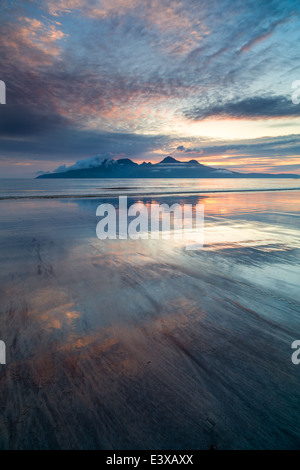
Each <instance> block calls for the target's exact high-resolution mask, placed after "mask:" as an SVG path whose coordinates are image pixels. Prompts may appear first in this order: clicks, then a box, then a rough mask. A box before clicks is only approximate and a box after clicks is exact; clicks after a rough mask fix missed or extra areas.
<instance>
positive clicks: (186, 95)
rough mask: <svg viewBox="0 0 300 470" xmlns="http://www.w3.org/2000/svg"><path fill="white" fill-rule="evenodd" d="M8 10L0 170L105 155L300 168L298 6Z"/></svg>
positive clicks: (99, 2)
mask: <svg viewBox="0 0 300 470" xmlns="http://www.w3.org/2000/svg"><path fill="white" fill-rule="evenodd" d="M0 10H1V14H0V29H1V38H0V65H1V68H0V80H3V81H4V82H5V83H6V88H7V96H6V103H7V104H5V105H0V176H2V177H5V176H8V177H12V176H15V177H23V176H26V177H33V176H36V175H37V174H39V172H43V171H52V170H54V169H56V168H57V167H59V166H61V165H63V164H66V165H67V166H68V165H72V164H73V163H75V162H76V161H77V160H82V159H84V158H91V157H94V156H96V155H100V156H102V155H103V156H110V157H112V158H121V157H122V158H123V157H129V158H132V159H133V160H134V161H136V162H142V161H144V160H145V161H152V162H157V161H159V160H161V159H162V158H164V157H165V156H166V155H172V156H173V157H175V158H178V159H179V160H182V161H184V160H190V159H197V160H198V161H199V162H200V163H204V164H207V165H211V166H216V167H223V168H227V169H231V170H236V171H241V172H248V171H251V172H253V171H255V172H269V173H281V172H286V173H298V174H300V157H299V155H300V104H294V103H293V102H292V93H293V92H294V91H295V90H293V89H292V83H293V82H294V81H296V80H300V2H299V1H296V0H291V1H284V0H264V1H253V0H251V1H249V0H209V1H208V0H206V1H202V0H44V1H43V0H42V1H35V0H27V1H21V0H18V1H13V0H11V1H6V0H1V6H0ZM299 88H300V86H299ZM299 97H300V90H299Z"/></svg>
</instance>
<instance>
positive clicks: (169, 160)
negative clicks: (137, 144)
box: [159, 156, 181, 163]
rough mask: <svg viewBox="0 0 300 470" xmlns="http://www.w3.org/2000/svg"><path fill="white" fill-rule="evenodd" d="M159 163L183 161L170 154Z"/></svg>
mask: <svg viewBox="0 0 300 470" xmlns="http://www.w3.org/2000/svg"><path fill="white" fill-rule="evenodd" d="M159 163H181V162H179V161H178V160H175V158H173V157H170V156H168V157H166V158H164V159H163V160H162V161H161V162H159Z"/></svg>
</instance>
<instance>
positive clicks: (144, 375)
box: [0, 193, 300, 448]
mask: <svg viewBox="0 0 300 470" xmlns="http://www.w3.org/2000/svg"><path fill="white" fill-rule="evenodd" d="M299 197H300V195H299V193H268V194H266V195H265V194H263V195H262V194H261V193H251V194H238V195H237V194H234V195H233V194H230V195H229V194H227V195H225V194H222V196H218V195H210V196H208V197H204V198H202V197H201V198H199V196H198V197H196V196H193V197H190V198H182V197H178V198H174V197H172V198H163V201H161V200H159V201H158V200H157V199H154V198H151V199H149V198H147V199H140V198H139V200H141V201H142V202H144V203H147V204H148V207H149V204H151V203H153V202H154V203H157V202H160V203H161V202H164V203H167V204H172V203H175V202H178V203H181V204H182V203H190V204H196V203H204V206H205V246H204V249H203V250H199V251H192V252H189V251H186V250H185V249H184V245H185V240H184V239H183V240H174V239H172V238H171V239H170V240H137V241H135V240H130V239H128V240H106V241H100V240H99V239H97V237H96V224H97V221H98V218H97V217H96V208H97V206H98V205H99V204H100V203H102V202H103V200H99V199H97V200H91V199H88V200H85V199H80V200H79V199H76V200H75V199H74V200H63V201H61V200H59V199H57V200H43V201H39V200H34V201H32V200H31V201H29V200H28V201H18V202H16V201H5V202H4V201H2V202H1V204H0V214H1V232H0V233H1V239H2V250H1V254H0V256H1V267H2V269H1V272H0V293H1V298H2V304H1V313H0V332H1V334H2V335H3V337H4V338H5V340H6V344H7V351H8V358H9V361H8V367H7V368H6V369H5V372H3V373H5V374H6V376H5V382H3V381H2V389H3V393H5V394H6V395H7V396H10V397H11V398H10V400H9V401H8V402H6V403H7V404H6V409H5V412H4V414H3V415H2V418H0V423H3V419H6V420H8V421H9V420H10V419H11V418H10V417H11V416H12V415H13V414H14V413H15V417H14V419H19V415H18V411H13V410H20V413H25V412H26V410H27V408H26V406H25V405H24V404H22V402H21V401H20V397H23V396H26V397H27V398H26V400H27V401H26V403H27V404H28V406H29V407H30V410H32V411H30V413H31V417H32V420H33V421H34V422H36V421H35V420H36V419H37V417H38V419H39V423H41V424H37V425H36V426H37V429H38V430H39V432H38V435H37V436H36V437H35V438H34V439H33V441H34V442H35V444H36V445H37V443H39V445H40V446H41V447H43V446H44V447H45V446H46V443H47V439H49V432H50V434H51V433H53V435H55V436H56V438H57V439H58V442H65V441H64V439H65V436H66V435H67V436H69V438H70V433H71V431H70V429H71V428H72V429H77V431H76V432H75V431H74V432H75V434H73V435H72V436H73V437H72V438H73V439H74V442H77V444H78V447H79V448H80V447H81V446H83V447H84V446H85V447H88V446H89V445H91V444H90V441H89V440H88V436H89V434H90V432H91V431H90V429H91V428H92V429H95V431H93V435H94V436H98V437H95V439H96V442H97V445H98V447H99V445H100V443H102V444H101V445H103V446H104V447H105V446H107V447H109V446H110V445H116V444H115V443H116V442H118V439H119V438H120V437H118V436H120V431H119V430H120V426H121V427H122V429H123V432H122V436H127V437H128V436H130V438H129V437H128V438H129V442H130V444H128V448H130V447H131V446H132V445H135V444H136V442H137V441H136V439H137V436H139V439H140V436H141V435H142V437H143V440H144V441H143V442H145V445H146V446H148V447H151V446H152V447H155V448H156V447H157V446H159V442H161V443H164V444H163V445H165V446H166V447H168V446H172V442H174V439H175V440H176V439H177V441H176V442H179V441H180V442H182V443H183V444H182V445H184V446H185V447H186V448H187V446H189V445H191V446H192V447H193V446H195V445H196V441H197V439H199V435H201V436H202V435H203V433H204V436H206V433H208V434H207V436H208V437H207V438H206V437H205V438H203V439H204V441H205V443H206V444H203V445H204V447H205V448H206V447H208V448H209V445H210V444H211V443H212V442H210V441H211V439H212V438H211V432H210V428H209V426H210V425H209V424H208V423H207V421H206V416H207V415H208V414H209V415H210V419H211V420H213V421H214V422H216V423H217V425H216V427H215V430H214V437H213V440H214V442H217V444H218V445H219V446H220V447H222V446H224V447H226V446H227V447H232V446H233V445H234V446H235V447H248V448H249V447H251V445H252V444H253V445H254V447H256V448H257V447H259V446H260V445H261V447H264V446H265V447H266V446H267V447H268V446H269V447H272V446H273V447H276V445H281V446H287V447H289V446H290V447H293V446H295V445H296V444H295V443H296V442H297V433H296V432H295V433H294V432H290V434H289V433H288V432H287V430H288V429H289V428H290V426H293V429H298V425H300V418H299V416H298V414H297V413H295V409H296V406H297V400H296V394H295V390H296V389H297V388H298V387H299V385H300V383H299V379H298V378H297V377H298V376H299V374H298V370H295V369H294V368H293V367H294V366H291V365H290V363H291V361H290V344H291V342H292V341H293V340H294V339H295V338H296V336H297V331H299V304H300V296H299V289H298V285H299V257H300V250H299V222H300V220H299V217H298V216H297V211H298V210H299V205H300V204H299V202H300V199H299ZM117 201H118V200H117V199H115V198H112V199H111V200H105V202H112V203H114V204H115V205H117ZM134 202H136V200H135V199H133V198H131V199H129V200H128V205H129V204H132V203H134ZM295 374H296V375H295ZM16 381H17V382H16ZM16 383H18V384H19V385H18V387H19V388H18V390H17V392H16ZM3 384H4V385H3ZM0 385H1V375H0ZM261 390H264V391H265V393H266V394H267V396H268V402H266V401H265V400H264V396H263V395H262V394H261ZM0 393H1V387H0ZM18 394H19V395H18ZM141 396H142V397H144V400H141V402H139V398H138V397H141ZM58 397H59V400H58ZM98 402H99V407H98V405H97V403H98ZM95 403H96V404H95ZM272 403H276V406H275V405H274V406H272ZM278 404H279V405H278ZM97 407H98V408H97ZM153 408H155V409H156V410H157V413H159V416H161V419H160V420H158V416H157V415H156V414H155V413H153V411H152V410H153ZM96 410H98V411H96ZM100 410H101V411H100ZM66 414H67V415H68V417H69V418H68V420H69V422H70V429H69V430H66V429H65V428H63V423H64V422H65V419H66ZM49 416H51V419H50V421H49ZM83 416H88V418H86V421H85V420H84V419H83ZM1 419H2V421H1ZM132 419H133V420H134V421H135V422H136V423H139V422H140V421H139V420H140V419H142V420H143V422H144V423H146V426H147V433H143V431H142V430H141V429H140V425H139V424H136V430H138V432H136V431H135V432H133V431H132V429H131V428H129V427H128V423H129V422H131V420H132ZM195 419H196V420H197V423H198V425H197V426H198V427H197V426H196V427H195V425H194V424H193V423H194V420H195ZM51 420H52V421H51ZM274 420H275V422H274ZM52 422H56V423H59V426H57V427H56V428H55V429H54V428H53V424H52ZM171 422H173V425H174V429H175V430H173V431H172V432H167V431H165V429H170V428H169V426H170V423H171ZM278 422H280V423H281V430H278V429H277V434H276V438H274V437H272V436H274V433H271V432H270V430H271V429H275V428H276V425H277V423H278ZM126 423H127V424H126ZM157 423H159V424H157ZM24 426H25V421H24V425H23V424H20V432H23V435H24V433H25V435H26V436H27V435H29V434H28V433H27V434H26V432H25V428H24ZM60 426H62V427H61V428H60ZM274 426H275V427H274ZM2 429H4V430H5V429H6V428H5V426H2ZM62 429H64V431H62ZM234 429H236V431H234ZM49 430H50V431H49ZM81 430H83V431H82V432H84V435H85V436H87V437H84V438H83V440H81V441H80V439H82V435H81V434H80V433H81ZM96 430H101V432H100V431H99V435H98V434H97V433H98V431H96ZM241 430H242V431H243V432H242V431H241ZM72 432H73V431H72ZM77 432H78V434H77ZM240 435H241V436H243V437H242V438H241V440H239V439H240V438H238V437H237V436H240ZM80 436H81V437H80ZM103 436H104V437H103ZM174 436H175V437H174ZM253 436H255V437H254V438H253ZM268 436H270V437H268ZM0 438H1V433H0ZM106 438H107V439H108V442H109V443H107V442H106V443H105V439H106ZM10 439H13V438H10ZM124 439H125V440H126V438H125V437H124ZM253 439H254V441H253ZM272 439H275V440H274V442H273V441H272ZM0 440H1V439H0ZM2 440H3V441H4V442H9V437H8V436H7V435H6V432H5V431H3V432H2ZM103 440H104V441H103ZM226 440H227V441H226ZM132 443H133V444H132ZM233 443H234V444H233ZM65 445H66V446H68V443H66V442H65ZM95 445H96V444H95ZM120 445H121V446H122V445H123V446H125V447H126V444H125V441H124V440H123V441H122V443H120ZM91 447H93V445H91ZM109 448H110V447H109Z"/></svg>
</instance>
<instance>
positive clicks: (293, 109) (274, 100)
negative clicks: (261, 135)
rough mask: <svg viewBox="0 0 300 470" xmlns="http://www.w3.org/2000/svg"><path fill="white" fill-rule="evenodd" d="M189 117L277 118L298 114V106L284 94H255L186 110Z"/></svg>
mask: <svg viewBox="0 0 300 470" xmlns="http://www.w3.org/2000/svg"><path fill="white" fill-rule="evenodd" d="M185 114H186V116H187V117H188V118H189V119H194V120H200V119H205V118H208V117H216V118H230V117H232V118H248V119H253V118H278V117H297V116H300V108H299V106H295V105H294V104H293V103H292V101H291V99H287V98H286V97H285V96H266V97H264V96H255V97H252V98H246V99H244V100H241V101H235V102H227V103H224V104H219V105H211V106H208V107H207V108H198V107H196V108H194V109H191V110H188V111H186V113H185Z"/></svg>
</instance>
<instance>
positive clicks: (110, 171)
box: [37, 156, 300, 178]
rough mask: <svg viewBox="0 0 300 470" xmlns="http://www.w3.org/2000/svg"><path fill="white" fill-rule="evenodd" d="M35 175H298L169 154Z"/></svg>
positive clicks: (42, 176) (180, 176)
mask: <svg viewBox="0 0 300 470" xmlns="http://www.w3.org/2000/svg"><path fill="white" fill-rule="evenodd" d="M37 178H300V175H294V174H289V173H278V174H268V173H238V172H236V171H230V170H226V169H224V168H212V167H210V166H207V165H203V164H202V163H199V162H198V161H197V160H190V161H188V162H181V161H179V160H176V159H175V158H173V157H170V156H168V157H166V158H164V159H163V160H162V161H161V162H159V163H150V162H148V163H146V162H143V163H141V164H138V163H135V162H133V161H132V160H130V159H129V158H121V159H119V160H107V159H105V160H103V161H102V162H101V163H99V164H97V165H96V166H95V164H93V166H88V164H87V167H86V168H85V167H84V165H83V164H82V161H81V162H80V167H79V168H76V164H75V165H73V166H72V167H71V168H69V169H68V168H66V167H64V168H63V170H62V171H58V170H56V171H55V172H53V173H45V174H43V175H40V176H38V177H37Z"/></svg>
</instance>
